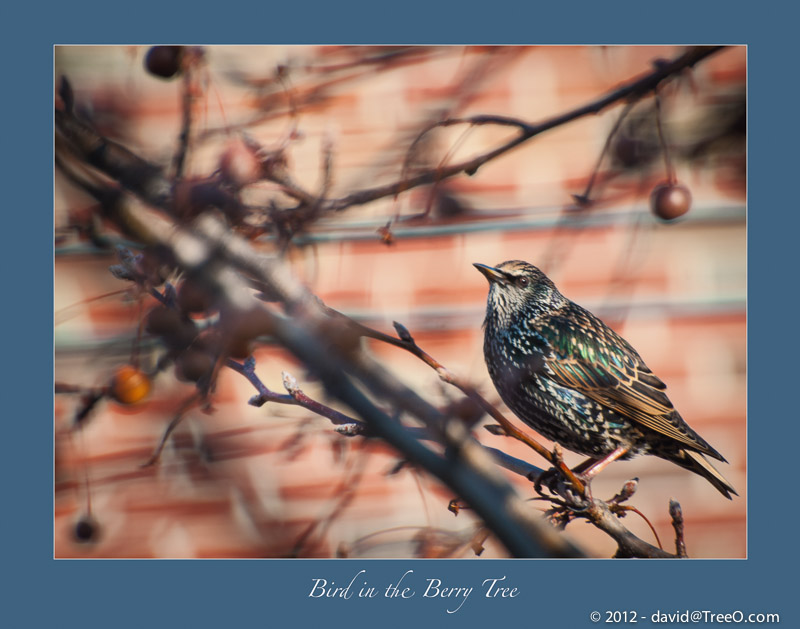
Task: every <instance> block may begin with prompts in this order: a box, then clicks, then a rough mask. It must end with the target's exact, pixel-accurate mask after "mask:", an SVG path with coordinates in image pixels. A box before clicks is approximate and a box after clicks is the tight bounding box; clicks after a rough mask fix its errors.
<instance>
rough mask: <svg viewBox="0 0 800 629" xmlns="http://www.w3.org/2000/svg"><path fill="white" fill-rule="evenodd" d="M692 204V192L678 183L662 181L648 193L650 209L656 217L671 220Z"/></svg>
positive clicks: (681, 214)
mask: <svg viewBox="0 0 800 629" xmlns="http://www.w3.org/2000/svg"><path fill="white" fill-rule="evenodd" d="M691 206H692V194H691V193H690V192H689V189H688V188H687V187H686V186H682V185H680V184H678V183H668V182H667V183H662V184H659V185H657V186H656V187H655V188H654V189H653V192H652V193H651V194H650V209H651V210H652V211H653V214H655V215H656V216H657V217H658V218H660V219H662V220H665V221H671V220H674V219H676V218H678V217H679V216H683V215H684V214H686V212H688V211H689V208H690V207H691Z"/></svg>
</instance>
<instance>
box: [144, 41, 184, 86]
mask: <svg viewBox="0 0 800 629" xmlns="http://www.w3.org/2000/svg"><path fill="white" fill-rule="evenodd" d="M182 57H183V46H153V47H152V48H150V50H148V51H147V56H146V57H145V59H144V65H145V67H146V68H147V71H148V72H149V73H150V74H154V75H155V76H159V77H161V78H162V79H171V78H172V77H174V76H176V75H177V74H179V73H180V71H181V58H182Z"/></svg>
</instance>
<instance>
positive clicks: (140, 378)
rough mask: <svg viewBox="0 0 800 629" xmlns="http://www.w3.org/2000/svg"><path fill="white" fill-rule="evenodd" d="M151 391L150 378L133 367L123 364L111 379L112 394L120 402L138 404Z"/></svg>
mask: <svg viewBox="0 0 800 629" xmlns="http://www.w3.org/2000/svg"><path fill="white" fill-rule="evenodd" d="M148 393H150V378H148V377H147V375H146V374H145V373H144V372H142V371H140V370H139V369H137V368H136V367H133V366H132V365H123V366H122V367H120V368H119V369H117V371H116V372H115V373H114V378H113V380H112V381H111V395H112V396H113V397H114V399H115V400H116V401H117V402H119V403H120V404H136V403H137V402H141V401H142V400H143V399H144V398H146V397H147V394H148Z"/></svg>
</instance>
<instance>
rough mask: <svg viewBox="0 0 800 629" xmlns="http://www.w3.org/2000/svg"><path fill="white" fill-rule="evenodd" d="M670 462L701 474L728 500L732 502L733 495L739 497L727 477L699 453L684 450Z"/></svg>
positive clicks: (672, 457)
mask: <svg viewBox="0 0 800 629" xmlns="http://www.w3.org/2000/svg"><path fill="white" fill-rule="evenodd" d="M670 460H671V461H672V462H674V463H677V464H678V465H680V466H681V467H684V468H686V469H687V470H689V471H692V472H694V473H695V474H699V475H700V476H702V477H703V478H705V479H706V480H707V481H708V482H709V483H711V484H712V485H714V487H716V488H717V490H718V491H719V492H720V493H721V494H722V495H723V496H725V497H726V498H727V499H728V500H732V497H731V494H733V495H735V496H738V495H739V494H737V493H736V490H735V489H734V488H733V485H731V484H730V483H729V482H728V481H727V480H726V479H725V477H724V476H723V475H722V474H720V473H719V471H718V470H717V469H716V468H715V467H714V466H713V465H711V463H709V462H708V461H707V460H706V458H705V457H704V456H703V455H702V454H700V453H699V452H695V451H693V450H688V449H682V450H679V451H678V452H677V454H676V455H674V456H671V457H670Z"/></svg>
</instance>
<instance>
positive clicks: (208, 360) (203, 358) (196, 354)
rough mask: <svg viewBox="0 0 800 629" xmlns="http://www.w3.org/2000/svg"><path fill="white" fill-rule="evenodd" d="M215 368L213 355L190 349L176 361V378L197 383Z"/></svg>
mask: <svg viewBox="0 0 800 629" xmlns="http://www.w3.org/2000/svg"><path fill="white" fill-rule="evenodd" d="M213 366H214V358H213V357H212V356H211V354H209V353H207V352H204V351H202V350H199V349H194V348H192V347H190V348H189V349H187V350H186V351H184V352H181V355H180V356H178V358H176V359H175V377H176V378H177V379H178V380H183V381H184V382H197V381H198V380H200V378H202V377H203V376H205V375H206V374H207V373H209V372H210V371H211V368H212V367H213Z"/></svg>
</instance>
